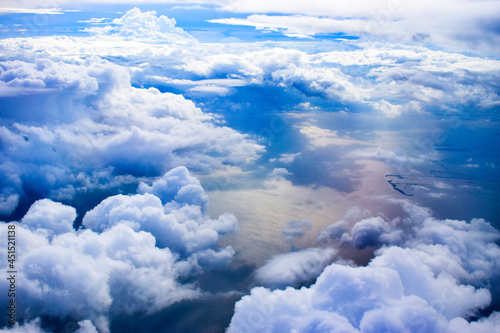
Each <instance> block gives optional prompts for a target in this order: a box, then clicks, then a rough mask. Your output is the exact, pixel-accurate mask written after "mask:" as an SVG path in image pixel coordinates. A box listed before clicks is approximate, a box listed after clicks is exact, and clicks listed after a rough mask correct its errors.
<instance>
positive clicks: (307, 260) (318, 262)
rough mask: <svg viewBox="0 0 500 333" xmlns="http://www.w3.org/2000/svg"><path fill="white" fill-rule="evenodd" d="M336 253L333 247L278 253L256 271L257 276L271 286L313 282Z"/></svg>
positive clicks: (257, 279) (265, 284) (262, 283)
mask: <svg viewBox="0 0 500 333" xmlns="http://www.w3.org/2000/svg"><path fill="white" fill-rule="evenodd" d="M336 253H337V251H336V250H334V249H332V248H310V249H306V250H301V251H297V252H290V253H285V254H280V255H276V256H274V257H272V258H271V259H269V260H268V261H267V263H266V264H265V265H264V266H262V267H260V268H259V269H258V270H257V271H256V272H255V278H256V281H257V282H258V283H260V284H261V285H264V286H268V287H270V288H285V287H287V286H298V285H300V284H301V283H307V282H311V281H313V280H314V279H315V278H316V277H317V276H318V275H319V274H320V273H321V272H322V271H323V269H324V268H325V267H326V266H327V265H328V264H330V263H331V261H332V260H333V257H334V256H335V254H336Z"/></svg>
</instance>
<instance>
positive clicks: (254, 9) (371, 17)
mask: <svg viewBox="0 0 500 333" xmlns="http://www.w3.org/2000/svg"><path fill="white" fill-rule="evenodd" d="M222 8H224V9H226V10H229V11H235V12H242V13H262V14H266V13H268V14H273V15H250V16H248V17H247V18H246V19H236V18H230V19H221V20H217V21H218V22H219V23H226V24H239V25H250V26H255V27H256V28H259V29H274V30H279V29H282V31H283V32H284V33H285V34H288V33H291V34H292V35H305V36H310V35H313V34H316V33H325V32H329V33H336V32H345V33H348V34H355V35H361V36H367V37H369V38H386V39H388V40H393V41H394V40H398V41H411V42H413V43H415V42H419V41H424V42H429V41H430V42H431V43H434V44H436V45H441V46H447V47H451V48H455V49H462V50H464V49H470V48H472V49H475V50H478V51H481V52H486V53H489V54H495V45H496V44H498V34H497V32H496V31H495V29H494V28H492V27H491V26H490V25H494V24H495V23H494V22H496V20H497V19H496V17H495V15H494V13H496V12H498V10H499V4H498V2H496V1H481V2H477V1H472V0H461V1H459V2H457V1H451V0H447V1H441V2H439V3H438V4H437V3H435V2H432V1H429V0H426V1H423V2H422V1H421V2H418V3H415V2H408V1H406V2H402V1H398V0H395V1H384V0H377V1H366V0H357V1H351V2H350V3H349V5H345V4H344V3H342V2H340V1H330V2H328V3H325V2H324V1H320V0H313V1H308V2H303V1H285V2H284V1H279V0H277V1H264V0H259V1H248V0H235V1H223V2H222ZM450 8H453V9H454V10H453V11H450ZM279 14H298V15H292V16H290V15H279Z"/></svg>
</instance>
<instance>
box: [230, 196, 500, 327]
mask: <svg viewBox="0 0 500 333" xmlns="http://www.w3.org/2000/svg"><path fill="white" fill-rule="evenodd" d="M399 203H400V204H401V205H402V208H403V210H404V211H405V214H406V216H405V217H404V218H403V219H402V221H403V222H404V223H408V224H409V225H411V230H412V232H410V233H409V234H408V235H405V236H404V237H403V236H402V235H399V236H398V237H397V239H396V240H394V239H386V240H384V241H382V242H384V243H385V244H387V245H386V246H384V247H382V248H380V249H379V250H378V251H376V253H375V257H374V258H373V259H372V260H371V261H370V263H369V264H368V265H367V266H365V267H358V266H346V265H343V264H341V263H333V264H331V265H329V266H327V267H326V268H325V270H324V271H323V272H322V273H321V274H320V275H319V277H318V278H317V280H316V283H315V284H313V285H311V286H310V287H308V288H301V289H294V288H291V287H288V288H286V289H285V290H274V291H271V290H269V289H266V288H263V287H258V288H254V289H253V290H252V292H251V294H250V295H248V296H245V297H243V298H242V300H241V301H239V302H238V303H237V304H236V307H235V315H234V316H233V319H232V321H231V324H230V326H229V328H228V331H229V332H251V331H255V330H273V329H277V328H279V329H281V330H285V331H290V330H296V331H298V332H319V331H325V330H327V331H329V332H379V331H402V330H407V331H409V332H419V331H440V332H441V331H447V332H462V331H472V330H473V329H476V330H477V331H478V332H489V331H491V330H492V329H493V330H498V328H499V327H500V326H499V324H500V323H499V321H498V313H497V312H493V313H492V314H491V315H490V316H489V317H487V318H481V319H480V320H478V321H470V322H469V321H467V319H469V320H470V318H473V315H474V314H476V313H477V311H479V310H480V309H484V308H486V307H487V306H488V305H489V304H490V303H491V300H492V294H491V292H494V290H495V288H496V287H495V286H496V285H497V284H498V281H496V280H495V276H498V273H499V272H500V261H499V259H498V258H499V257H498V255H499V254H500V247H499V246H498V245H497V244H496V242H497V241H498V239H499V238H500V234H499V233H498V231H496V230H495V229H494V228H493V227H492V226H491V224H489V223H488V222H486V221H484V220H481V219H473V220H472V221H471V222H470V223H467V222H465V221H456V220H437V219H435V218H434V217H432V215H431V214H430V212H429V211H428V210H426V209H424V208H422V207H418V206H415V205H413V204H410V203H409V202H407V201H400V202H399ZM344 222H345V221H344ZM358 223H360V224H357V223H356V224H355V225H354V227H353V228H352V229H356V228H358V229H359V230H361V231H363V230H370V231H373V230H375V229H377V228H376V226H381V225H383V221H382V219H381V218H379V217H373V218H370V219H365V220H362V221H360V222H358ZM335 227H336V229H339V230H342V231H345V230H346V229H347V226H346V225H345V223H337V224H336V226H335ZM382 229H383V228H382ZM351 233H354V234H355V233H356V232H353V231H352V230H351ZM337 234H340V233H337ZM375 234H377V233H375ZM382 234H387V233H384V232H382ZM362 235H368V236H369V235H370V233H364V232H363V233H362ZM368 238H369V240H373V238H370V237H368ZM379 240H380V239H377V242H378V241H379ZM394 243H397V245H395V244H394ZM491 283H493V285H492V284H491ZM487 288H490V290H488V289H487ZM495 296H496V295H495Z"/></svg>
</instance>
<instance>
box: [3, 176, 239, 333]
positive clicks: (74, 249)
mask: <svg viewBox="0 0 500 333" xmlns="http://www.w3.org/2000/svg"><path fill="white" fill-rule="evenodd" d="M140 191H142V192H145V194H138V195H135V196H124V195H117V196H112V197H108V198H107V199H105V200H103V201H102V202H101V203H100V204H99V205H98V206H97V207H96V208H94V209H93V210H91V211H89V212H88V213H87V214H86V215H85V217H84V219H83V225H84V226H85V227H86V229H83V230H82V229H80V230H78V231H74V230H73V227H72V226H73V221H74V219H75V218H76V212H75V209H74V208H72V207H69V206H65V205H63V204H60V203H55V202H52V201H50V200H48V199H43V200H40V201H37V202H35V203H34V204H33V205H32V207H31V208H30V210H29V211H28V212H27V214H26V215H25V216H24V218H23V219H22V220H21V222H20V223H17V222H15V224H16V226H17V229H18V230H19V232H18V241H19V243H20V244H29V247H26V246H25V247H19V249H18V253H17V257H16V265H17V267H18V272H19V273H18V281H19V283H18V285H17V288H18V293H19V296H18V297H19V298H20V299H22V300H23V302H22V304H21V303H20V304H19V306H18V308H17V311H18V316H19V317H24V318H27V319H30V318H31V319H34V317H35V316H42V315H48V316H54V317H68V318H71V319H73V320H83V321H81V322H80V323H79V326H80V328H79V329H80V331H81V332H92V331H93V326H96V327H97V328H98V329H99V331H100V332H108V331H109V327H108V325H109V323H108V321H109V317H108V316H109V315H110V314H117V313H129V314H130V313H133V312H136V311H142V312H145V313H152V312H155V311H158V310H160V309H163V308H165V307H167V306H169V305H171V304H173V303H176V302H178V301H181V300H185V299H193V298H196V297H199V296H200V295H201V294H202V291H201V290H199V289H198V288H197V287H196V286H195V285H192V284H182V283H181V282H179V281H180V280H181V279H185V278H187V277H192V276H193V275H196V274H199V273H201V272H203V271H204V270H206V269H211V268H214V267H220V266H222V265H226V264H227V263H228V262H229V261H230V260H231V258H232V256H233V255H234V250H233V249H232V248H230V247H226V248H222V249H219V248H218V246H217V241H218V237H219V235H220V234H223V233H227V232H230V231H233V230H234V229H235V227H236V218H235V217H234V216H233V215H231V214H224V215H221V216H220V217H219V219H217V220H212V219H210V217H209V216H208V215H207V214H206V213H205V208H206V205H207V201H206V195H205V193H204V191H203V189H202V188H201V187H200V186H199V182H198V180H197V179H195V178H193V177H191V176H190V175H189V174H188V172H187V170H186V169H185V168H177V169H174V170H172V171H171V172H169V173H167V174H165V175H164V176H163V177H162V178H160V179H158V180H157V181H155V182H153V184H152V185H151V186H148V185H145V184H143V185H142V186H141V188H140ZM147 192H152V193H155V194H158V195H159V196H160V197H157V196H155V195H154V194H150V193H147ZM161 200H163V201H164V202H162V201H161ZM176 200H178V201H176ZM5 230H6V229H4V232H5ZM2 239H3V240H2V241H1V242H2V243H3V245H2V246H6V244H5V243H6V240H7V237H6V236H5V237H2ZM1 265H2V266H3V267H6V265H7V261H6V259H2V261H1ZM7 282H8V281H6V280H5V281H2V282H1V283H0V284H2V285H5V284H6V283H7ZM4 297H6V296H4ZM89 320H91V321H92V323H90V321H89ZM34 325H35V324H33V323H32V324H27V327H29V329H31V326H34ZM27 329H28V328H27Z"/></svg>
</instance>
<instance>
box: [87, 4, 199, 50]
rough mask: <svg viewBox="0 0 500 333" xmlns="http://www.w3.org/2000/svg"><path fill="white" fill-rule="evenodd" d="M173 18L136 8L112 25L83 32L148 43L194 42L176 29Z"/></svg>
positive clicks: (181, 30)
mask: <svg viewBox="0 0 500 333" xmlns="http://www.w3.org/2000/svg"><path fill="white" fill-rule="evenodd" d="M176 23H177V22H176V21H175V19H174V18H168V17H166V16H164V15H161V16H159V17H157V16H156V12H155V11H149V12H141V10H140V9H139V8H137V7H135V8H133V9H130V10H129V11H127V12H126V13H125V14H124V15H123V16H122V17H120V18H116V19H114V20H113V21H112V25H107V26H104V27H91V28H86V29H85V30H84V31H86V32H91V33H95V34H112V35H117V36H122V37H125V38H126V39H128V38H140V39H146V40H150V41H157V42H161V43H165V42H170V43H171V42H194V39H193V37H192V36H191V35H189V34H188V33H187V32H185V31H184V30H183V29H182V28H179V27H176V26H175V25H176Z"/></svg>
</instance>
